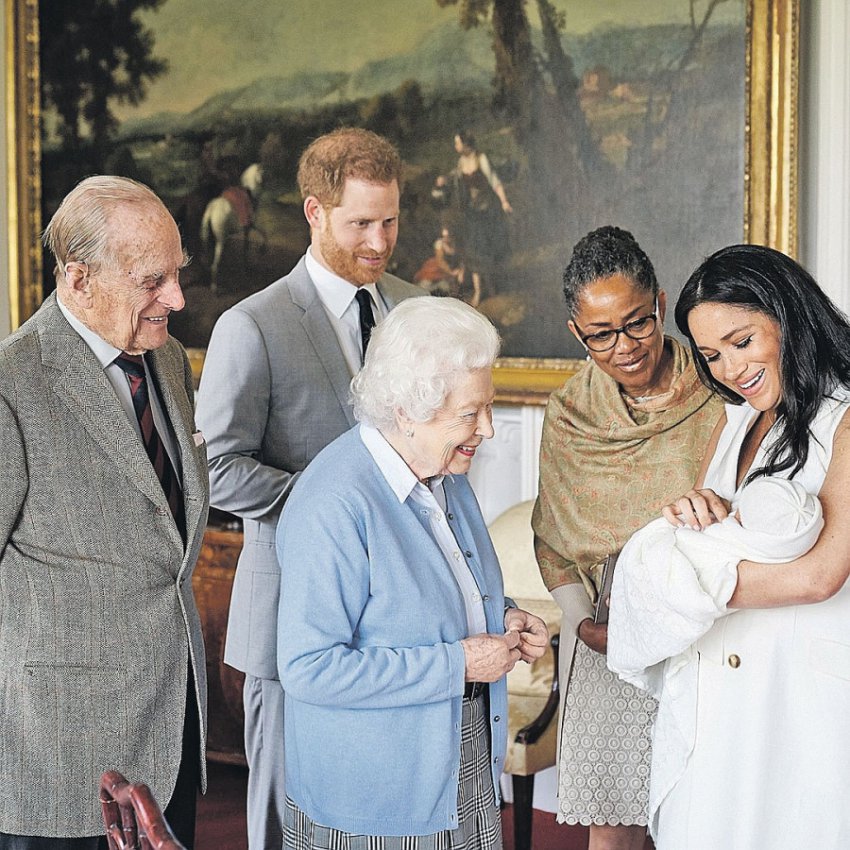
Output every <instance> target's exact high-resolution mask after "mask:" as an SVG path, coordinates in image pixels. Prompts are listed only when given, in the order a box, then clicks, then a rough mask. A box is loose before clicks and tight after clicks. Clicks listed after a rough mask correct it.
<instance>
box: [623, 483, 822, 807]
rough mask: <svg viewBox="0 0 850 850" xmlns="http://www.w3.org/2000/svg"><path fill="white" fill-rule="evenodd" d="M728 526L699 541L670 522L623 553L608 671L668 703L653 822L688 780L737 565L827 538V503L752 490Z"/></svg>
mask: <svg viewBox="0 0 850 850" xmlns="http://www.w3.org/2000/svg"><path fill="white" fill-rule="evenodd" d="M732 509H733V512H734V513H732V514H730V516H728V517H727V518H726V519H725V520H723V521H722V522H719V523H715V524H714V525H711V526H709V527H708V528H705V529H704V530H702V531H695V530H694V529H692V528H688V527H681V528H676V527H674V526H672V525H670V523H668V522H667V520H665V519H664V518H663V517H662V518H659V519H656V520H653V521H652V522H650V523H649V524H648V525H646V526H644V527H643V528H642V529H640V530H639V531H637V532H636V533H635V534H634V535H633V536H632V537H631V538H630V539H629V541H628V542H627V543H626V545H625V546H624V547H623V550H622V552H621V553H620V557H619V559H618V561H617V569H616V571H615V573H614V584H613V587H612V590H611V603H610V615H609V621H608V667H609V668H610V669H611V670H612V671H613V672H615V673H617V674H618V675H619V676H620V678H621V679H624V680H625V681H627V682H631V683H632V684H634V685H636V686H637V687H639V688H642V689H643V690H646V691H649V693H651V694H652V695H653V696H655V697H656V698H657V699H658V700H659V710H658V716H657V718H656V722H655V728H654V732H653V760H652V771H653V776H652V788H651V792H650V813H654V810H655V808H656V807H657V804H658V802H659V801H660V799H661V798H663V796H664V795H665V794H666V793H667V790H669V788H670V787H672V784H673V783H674V782H675V781H676V780H677V779H678V777H679V775H681V771H682V770H683V769H684V764H685V761H686V759H687V757H688V755H689V754H690V752H691V749H692V748H693V742H694V735H695V731H696V729H695V726H696V694H697V672H698V668H697V653H696V650H695V649H694V647H693V644H694V642H695V641H697V640H698V639H699V638H700V637H702V636H703V635H704V634H705V633H706V632H707V631H708V630H709V629H710V628H711V626H712V625H713V623H714V622H715V620H717V619H718V618H719V617H722V616H724V615H726V614H728V613H730V612H729V611H728V609H727V607H726V604H727V602H728V601H729V599H730V597H731V596H732V593H733V591H734V590H735V585H736V584H737V580H738V570H737V568H738V563H739V561H742V560H749V561H757V562H760V563H784V562H786V561H792V560H794V559H795V558H799V557H800V556H801V555H804V554H805V553H806V552H808V551H809V549H811V547H812V546H813V545H814V543H815V541H816V540H817V538H818V535H819V534H820V532H821V529H822V528H823V514H822V511H821V505H820V500H819V499H818V498H817V497H816V496H813V495H811V494H810V493H807V492H806V491H805V490H804V489H803V488H802V487H801V486H800V485H799V484H797V483H796V482H794V481H788V480H786V479H783V478H768V477H765V478H757V479H756V480H755V481H753V482H752V483H750V484H748V485H746V486H745V487H744V489H743V490H742V491H741V493H740V495H739V497H738V499H737V501H736V502H735V503H734V504H733V505H732Z"/></svg>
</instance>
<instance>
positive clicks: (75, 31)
mask: <svg viewBox="0 0 850 850" xmlns="http://www.w3.org/2000/svg"><path fill="white" fill-rule="evenodd" d="M164 2H165V0H111V2H104V0H76V2H73V3H69V2H68V0H40V4H39V13H40V31H41V32H40V37H41V45H42V49H41V77H42V90H41V91H42V98H43V100H44V104H43V105H44V107H45V108H46V109H48V110H50V109H53V110H55V112H56V116H57V119H58V120H57V125H56V132H57V133H58V135H59V136H60V138H61V139H62V146H63V147H64V148H66V149H70V150H78V149H79V148H80V146H81V145H82V144H83V139H84V137H85V136H88V138H89V141H90V143H91V145H92V147H93V148H94V149H95V151H103V150H104V149H105V146H106V143H107V141H108V139H109V137H110V135H111V134H112V133H113V131H114V130H115V129H116V128H117V126H118V123H117V121H116V120H115V117H114V115H113V113H112V109H111V104H112V103H113V102H118V103H130V104H134V105H135V104H138V103H139V102H140V101H141V100H142V98H143V97H144V96H145V91H146V86H147V84H148V82H149V81H151V80H154V79H155V78H157V77H159V76H160V75H161V74H163V73H165V71H166V70H167V68H168V63H167V62H166V61H165V60H163V59H158V58H156V57H155V56H154V55H153V35H152V33H151V32H150V31H149V30H147V29H145V28H144V27H143V26H142V25H141V24H140V23H139V20H138V18H137V12H139V11H140V10H142V9H156V8H157V7H159V6H161V5H162V4H163V3H164Z"/></svg>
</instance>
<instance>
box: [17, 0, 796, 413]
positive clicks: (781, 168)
mask: <svg viewBox="0 0 850 850" xmlns="http://www.w3.org/2000/svg"><path fill="white" fill-rule="evenodd" d="M428 2H431V3H433V0H428ZM670 2H671V4H673V3H674V2H675V0H670ZM671 8H672V6H671ZM677 8H678V7H677ZM745 8H746V62H745V67H744V68H743V69H742V70H743V73H744V75H745V79H744V81H743V83H744V89H745V104H746V108H745V114H743V115H741V145H742V157H743V162H744V169H743V171H744V175H743V176H744V185H743V198H744V203H743V220H742V222H741V230H740V235H741V239H742V240H744V241H750V242H757V243H762V244H767V245H771V246H773V247H776V248H778V249H780V250H782V251H785V252H787V253H789V254H791V255H794V254H795V253H796V250H797V137H798V126H797V116H798V111H797V110H798V106H797V102H798V68H799V57H798V50H799V0H745ZM5 16H6V18H5V22H6V45H5V51H6V53H5V55H6V70H7V80H8V90H7V92H6V118H7V141H8V145H7V147H8V162H7V182H8V189H9V191H8V197H9V209H8V211H7V222H8V229H7V238H8V246H9V256H10V266H11V277H10V280H9V288H10V298H11V308H12V311H11V312H12V323H13V326H17V325H18V324H20V323H21V322H22V321H24V320H25V319H26V318H27V317H28V316H29V315H31V314H32V313H33V312H34V310H35V309H36V308H37V306H38V304H39V303H40V301H41V298H42V292H41V281H42V274H43V270H42V253H41V248H40V245H39V242H38V235H39V233H40V231H41V227H42V222H41V214H40V199H41V177H42V175H41V156H40V140H39V139H40V137H39V126H40V121H39V118H40V102H39V91H40V85H39V65H38V46H39V32H38V0H5ZM600 223H604V222H600ZM568 251H569V246H568V245H564V252H565V255H566V254H568ZM698 259H699V258H698V257H695V258H694V260H695V261H696V260H698ZM282 271H284V270H282ZM564 332H565V334H566V330H565V331H564ZM201 356H202V355H201ZM580 362H581V361H577V360H571V359H561V358H550V357H506V358H502V359H501V360H500V362H499V364H498V367H497V369H496V381H497V388H498V394H499V395H498V398H499V400H500V401H502V402H511V403H529V402H530V403H540V402H542V401H544V400H545V398H546V397H547V395H548V393H549V392H550V391H551V390H552V389H554V388H555V387H557V386H559V385H560V384H561V383H562V382H563V380H565V378H566V377H567V376H568V375H569V374H571V372H573V371H575V369H576V368H577V365H578V364H579V363H580Z"/></svg>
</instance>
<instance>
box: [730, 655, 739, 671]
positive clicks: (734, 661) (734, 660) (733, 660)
mask: <svg viewBox="0 0 850 850" xmlns="http://www.w3.org/2000/svg"><path fill="white" fill-rule="evenodd" d="M729 666H730V667H731V668H732V669H734V670H737V669H738V668H739V667H740V666H741V658H740V656H738V655H735V654H734V653H733V654H732V655H730V656H729Z"/></svg>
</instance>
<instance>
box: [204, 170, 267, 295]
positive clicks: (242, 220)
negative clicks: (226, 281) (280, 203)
mask: <svg viewBox="0 0 850 850" xmlns="http://www.w3.org/2000/svg"><path fill="white" fill-rule="evenodd" d="M227 183H228V185H227V186H226V187H225V189H224V190H223V191H222V193H221V194H220V195H219V196H218V197H216V198H213V199H212V200H211V201H210V202H209V203H208V204H207V206H206V209H205V210H204V215H203V218H202V219H201V241H202V242H203V244H204V247H205V248H206V249H209V247H210V243H211V242H212V243H214V244H213V258H212V263H211V265H210V289H211V290H212V291H213V292H215V291H216V289H217V288H218V273H219V269H220V268H221V258H222V256H223V254H224V247H225V244H226V243H227V240H228V239H229V238H230V237H231V236H235V235H237V234H241V235H242V256H243V257H245V256H246V255H247V253H248V248H249V247H250V237H251V231H254V232H255V233H257V235H258V236H259V238H260V248H261V249H262V248H263V247H264V246H265V244H266V235H265V233H264V232H263V230H262V229H261V228H260V227H258V226H257V224H256V221H255V213H256V210H257V204H258V202H259V195H260V190H261V188H262V185H263V167H262V165H260V163H258V162H254V163H252V164H251V165H249V166H248V167H247V168H246V169H245V170H244V171H243V172H242V173H241V175H239V176H238V178H237V177H235V176H234V178H233V179H230V180H228V181H227Z"/></svg>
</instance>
